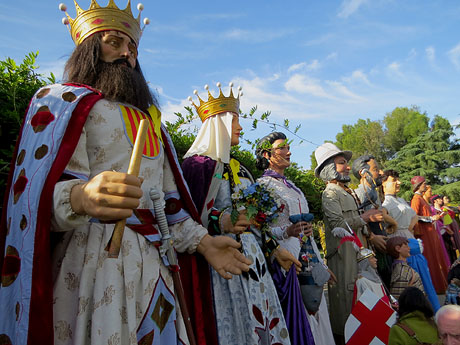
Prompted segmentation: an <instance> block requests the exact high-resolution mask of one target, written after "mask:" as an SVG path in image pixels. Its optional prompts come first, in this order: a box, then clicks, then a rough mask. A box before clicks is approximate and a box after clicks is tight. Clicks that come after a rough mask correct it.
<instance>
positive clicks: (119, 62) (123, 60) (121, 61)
mask: <svg viewBox="0 0 460 345" xmlns="http://www.w3.org/2000/svg"><path fill="white" fill-rule="evenodd" d="M111 64H112V65H123V64H125V65H127V66H128V67H131V68H134V67H133V66H132V65H131V63H130V62H129V60H128V59H126V58H119V59H116V60H114V61H112V62H111Z"/></svg>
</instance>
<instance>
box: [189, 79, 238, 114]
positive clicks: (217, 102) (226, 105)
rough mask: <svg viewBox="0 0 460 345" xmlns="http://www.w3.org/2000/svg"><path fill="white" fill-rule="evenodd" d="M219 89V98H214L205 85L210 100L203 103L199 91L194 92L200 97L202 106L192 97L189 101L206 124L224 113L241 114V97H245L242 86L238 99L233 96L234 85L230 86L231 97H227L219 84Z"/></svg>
mask: <svg viewBox="0 0 460 345" xmlns="http://www.w3.org/2000/svg"><path fill="white" fill-rule="evenodd" d="M216 85H217V87H218V88H219V97H217V98H214V97H213V96H212V94H211V92H210V91H209V86H208V85H205V86H204V88H205V90H207V91H208V100H207V101H206V102H205V101H203V100H202V99H201V98H200V96H199V95H198V91H197V90H194V91H193V93H194V94H195V95H196V96H197V97H198V99H199V101H200V105H199V106H198V105H196V104H195V103H193V101H192V97H189V98H188V100H189V101H190V103H191V104H192V105H193V106H194V107H195V109H196V112H197V113H198V116H199V117H200V118H201V122H204V121H205V120H206V119H207V118H209V117H211V116H214V115H217V114H220V113H224V112H232V113H236V114H239V111H240V97H241V96H243V92H241V86H238V94H237V96H236V97H234V96H233V90H232V87H233V83H230V84H229V87H230V95H229V96H228V97H225V96H224V94H223V93H222V89H221V88H220V86H221V84H220V83H217V84H216Z"/></svg>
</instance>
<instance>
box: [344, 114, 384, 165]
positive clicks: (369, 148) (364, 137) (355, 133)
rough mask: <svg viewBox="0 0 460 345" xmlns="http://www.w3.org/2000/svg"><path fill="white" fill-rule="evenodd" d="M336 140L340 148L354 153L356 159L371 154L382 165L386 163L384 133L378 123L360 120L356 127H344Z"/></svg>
mask: <svg viewBox="0 0 460 345" xmlns="http://www.w3.org/2000/svg"><path fill="white" fill-rule="evenodd" d="M336 140H337V142H336V145H337V146H338V147H339V148H341V149H342V150H349V151H352V152H353V156H354V157H359V156H361V155H363V154H371V155H373V156H375V158H376V159H377V160H378V161H379V162H381V163H383V162H385V161H386V157H387V154H386V151H385V147H384V145H383V142H384V131H383V128H382V125H381V124H380V122H378V121H371V120H370V119H366V120H363V119H359V120H358V121H357V122H356V124H354V125H343V126H342V132H341V133H338V134H337V135H336Z"/></svg>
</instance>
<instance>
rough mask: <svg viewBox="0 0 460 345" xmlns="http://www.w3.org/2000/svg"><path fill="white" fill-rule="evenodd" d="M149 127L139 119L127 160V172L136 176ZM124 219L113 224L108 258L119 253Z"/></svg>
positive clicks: (146, 122) (116, 256) (145, 121)
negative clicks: (131, 150) (129, 156)
mask: <svg viewBox="0 0 460 345" xmlns="http://www.w3.org/2000/svg"><path fill="white" fill-rule="evenodd" d="M148 129H149V122H148V121H147V120H145V119H144V120H141V122H140V124H139V128H138V130H137V135H136V140H135V141H134V147H133V152H132V153H131V159H130V160H129V167H128V172H127V173H128V174H129V175H134V176H138V175H139V169H140V166H141V160H142V151H143V150H144V146H145V140H146V138H147V130H148ZM125 225H126V219H120V220H119V221H117V223H116V224H115V228H114V229H113V234H112V238H111V239H110V241H109V244H108V245H107V251H108V252H109V254H108V257H109V258H118V255H119V254H120V247H121V241H122V239H123V232H124V231H125Z"/></svg>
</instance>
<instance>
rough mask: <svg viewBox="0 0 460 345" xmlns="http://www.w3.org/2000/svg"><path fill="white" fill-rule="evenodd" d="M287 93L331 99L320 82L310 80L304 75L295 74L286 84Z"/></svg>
mask: <svg viewBox="0 0 460 345" xmlns="http://www.w3.org/2000/svg"><path fill="white" fill-rule="evenodd" d="M284 87H285V88H286V90H287V91H292V92H296V93H301V94H309V95H312V96H316V97H322V98H331V96H330V95H328V94H327V93H326V91H325V90H324V88H323V87H322V86H321V85H320V82H319V80H317V79H313V78H309V77H307V76H305V75H302V74H294V75H293V76H292V77H291V78H289V80H288V81H287V82H286V83H285V84H284Z"/></svg>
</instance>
